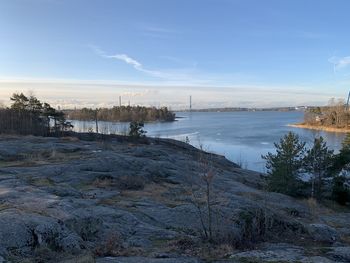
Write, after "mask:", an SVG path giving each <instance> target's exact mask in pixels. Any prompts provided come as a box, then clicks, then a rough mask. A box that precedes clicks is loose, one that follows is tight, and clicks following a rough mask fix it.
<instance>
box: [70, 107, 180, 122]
mask: <svg viewBox="0 0 350 263" xmlns="http://www.w3.org/2000/svg"><path fill="white" fill-rule="evenodd" d="M66 114H67V118H68V119H70V120H80V121H92V120H96V118H97V120H99V121H113V122H132V121H136V122H151V121H174V120H175V113H173V112H172V111H169V110H168V108H167V107H162V108H159V109H157V108H155V107H142V106H120V107H113V108H99V109H89V108H83V109H79V110H72V111H67V112H66Z"/></svg>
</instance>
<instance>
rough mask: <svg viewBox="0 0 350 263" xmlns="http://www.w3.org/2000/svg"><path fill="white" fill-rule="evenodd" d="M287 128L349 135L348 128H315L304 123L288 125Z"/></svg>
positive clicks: (349, 130)
mask: <svg viewBox="0 0 350 263" xmlns="http://www.w3.org/2000/svg"><path fill="white" fill-rule="evenodd" d="M287 126H289V127H294V128H301V129H309V130H317V131H325V132H336V133H350V128H336V127H327V126H315V125H310V124H305V123H296V124H288V125H287Z"/></svg>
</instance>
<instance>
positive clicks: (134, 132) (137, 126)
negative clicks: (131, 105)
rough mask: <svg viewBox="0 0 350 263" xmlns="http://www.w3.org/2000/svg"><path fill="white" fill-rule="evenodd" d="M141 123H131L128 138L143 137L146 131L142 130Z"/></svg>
mask: <svg viewBox="0 0 350 263" xmlns="http://www.w3.org/2000/svg"><path fill="white" fill-rule="evenodd" d="M143 126H144V124H143V122H137V121H132V122H131V123H130V127H129V136H131V137H133V138H140V137H143V136H145V134H146V131H144V130H143Z"/></svg>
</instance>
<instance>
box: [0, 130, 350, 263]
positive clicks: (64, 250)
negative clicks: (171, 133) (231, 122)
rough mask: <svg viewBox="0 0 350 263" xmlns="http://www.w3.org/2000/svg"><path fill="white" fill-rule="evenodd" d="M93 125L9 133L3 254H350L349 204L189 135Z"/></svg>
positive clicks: (121, 257) (177, 257)
mask: <svg viewBox="0 0 350 263" xmlns="http://www.w3.org/2000/svg"><path fill="white" fill-rule="evenodd" d="M88 137H89V136H87V138H84V137H81V138H80V139H78V138H76V137H64V138H43V137H32V136H25V137H16V136H2V137H0V262H56V263H57V262H66V263H67V262H98V263H109V262H125V263H133V262H149V263H153V262H154V263H158V262H159V263H163V262H164V263H168V262H315V263H316V262H350V245H349V244H350V220H349V218H350V211H349V209H347V208H344V207H338V206H336V205H335V204H332V205H328V206H327V207H326V206H323V205H320V204H317V203H315V202H313V201H312V200H311V201H310V200H299V199H294V198H291V197H289V196H285V195H282V194H277V193H269V192H266V191H265V190H264V175H262V174H259V173H257V172H253V171H249V170H244V169H241V168H239V167H238V166H237V165H236V164H234V163H232V162H230V161H228V160H227V159H225V158H224V157H222V156H219V155H214V154H209V153H205V152H202V151H200V150H198V149H195V148H193V147H192V146H190V145H188V144H185V143H181V142H177V141H173V140H165V139H148V140H144V141H142V142H133V141H130V140H126V139H125V140H124V139H122V138H121V137H108V136H105V137H104V138H100V139H98V140H92V139H91V138H90V139H89V138H88ZM206 172H210V174H211V175H212V183H211V186H210V187H211V193H212V194H211V196H212V203H211V206H212V215H211V221H212V228H213V229H212V232H213V237H214V238H213V240H212V241H211V242H206V241H204V239H203V237H202V235H203V223H204V225H207V223H208V216H206V213H205V204H206V203H205V195H204V196H203V193H205V192H206V191H205V190H206V188H205V187H206V186H205V185H206V184H205V182H204V181H203V174H204V173H206ZM201 212H202V213H201Z"/></svg>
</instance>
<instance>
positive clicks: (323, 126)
mask: <svg viewBox="0 0 350 263" xmlns="http://www.w3.org/2000/svg"><path fill="white" fill-rule="evenodd" d="M288 126H290V127H296V128H303V129H311V130H321V131H327V132H339V133H350V112H349V109H348V106H347V104H345V102H344V100H337V101H336V100H335V99H331V100H330V101H329V103H328V105H327V106H324V107H309V108H308V109H306V111H305V115H304V121H303V122H302V123H296V124H289V125H288Z"/></svg>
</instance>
